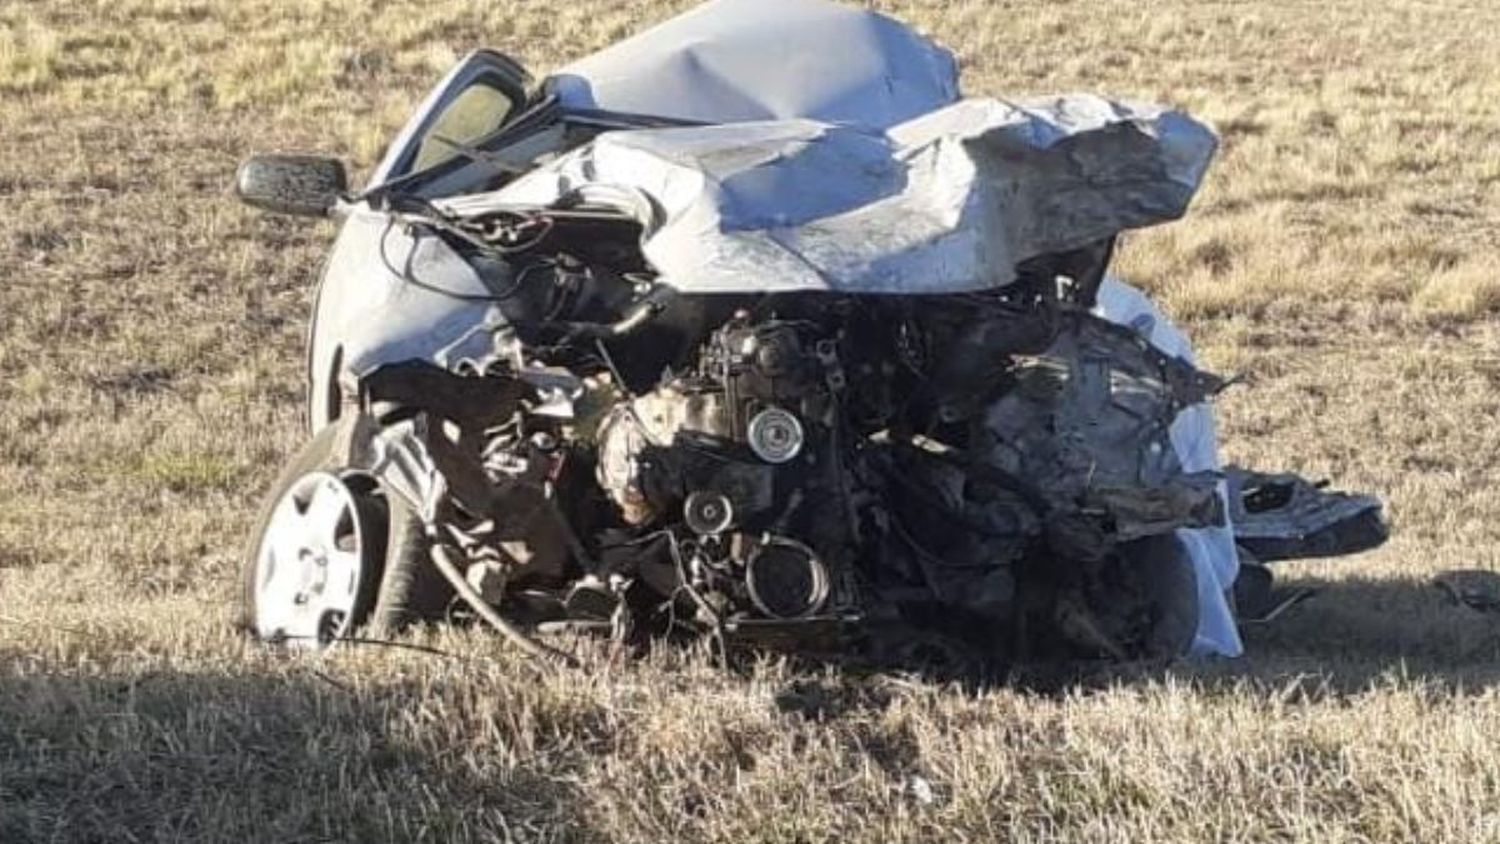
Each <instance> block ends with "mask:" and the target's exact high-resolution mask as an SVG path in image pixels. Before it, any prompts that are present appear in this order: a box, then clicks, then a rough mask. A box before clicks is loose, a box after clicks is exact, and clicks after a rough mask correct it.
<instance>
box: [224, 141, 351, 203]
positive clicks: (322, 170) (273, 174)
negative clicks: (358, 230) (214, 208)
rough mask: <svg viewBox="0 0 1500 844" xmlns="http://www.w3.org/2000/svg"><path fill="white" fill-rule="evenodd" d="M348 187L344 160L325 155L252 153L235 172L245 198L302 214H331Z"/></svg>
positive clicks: (237, 187) (236, 187)
mask: <svg viewBox="0 0 1500 844" xmlns="http://www.w3.org/2000/svg"><path fill="white" fill-rule="evenodd" d="M348 190H349V176H348V174H347V173H346V172H344V164H343V162H341V161H339V160H338V159H337V158H328V157H326V156H322V155H296V154H289V153H265V154H261V155H252V156H250V157H249V158H247V159H245V163H243V164H241V165H240V169H239V172H237V173H235V176H234V192H235V194H236V195H237V196H239V198H240V201H241V202H244V203H245V204H246V205H250V206H253V207H255V208H260V209H262V210H265V211H273V212H275V213H277V214H295V215H297V216H299V217H326V216H328V215H329V213H330V212H332V211H333V209H334V208H335V207H337V206H338V203H339V200H340V199H341V198H342V197H343V196H344V194H345V192H347V191H348Z"/></svg>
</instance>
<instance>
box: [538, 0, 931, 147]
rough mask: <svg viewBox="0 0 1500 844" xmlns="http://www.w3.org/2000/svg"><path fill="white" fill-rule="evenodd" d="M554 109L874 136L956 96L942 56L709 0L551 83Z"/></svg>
mask: <svg viewBox="0 0 1500 844" xmlns="http://www.w3.org/2000/svg"><path fill="white" fill-rule="evenodd" d="M549 85H550V87H551V89H552V90H553V92H554V93H556V94H557V96H558V98H559V100H560V101H561V103H562V105H563V107H564V108H566V109H573V110H581V109H603V110H607V111H616V112H625V113H630V114H643V115H651V116H654V117H665V118H673V119H678V120H688V121H694V122H700V123H740V122H745V121H761V120H784V119H789V118H798V117H802V118H809V119H813V120H819V121H822V122H826V123H846V124H853V125H857V126H864V127H867V128H871V129H877V130H878V129H885V128H888V127H890V126H894V125H896V124H898V123H901V122H903V121H905V120H909V119H911V118H913V117H916V116H917V115H920V114H925V113H927V112H929V111H932V110H934V109H937V108H941V107H942V106H945V105H947V104H949V103H951V102H953V101H954V100H956V99H957V98H958V69H957V67H956V65H955V63H954V60H953V56H952V54H951V53H949V52H948V51H947V50H945V49H943V48H941V47H939V46H937V45H936V44H933V43H932V42H931V41H928V40H927V39H926V38H923V37H921V36H920V35H918V34H916V33H915V32H913V31H911V30H910V29H908V28H907V27H906V26H904V25H902V24H901V23H899V22H897V21H894V20H892V19H890V18H887V17H885V16H884V15H880V14H877V13H875V12H869V11H865V10H863V9H853V8H849V7H847V6H840V5H837V4H834V3H826V2H821V1H820V0H714V2H709V3H704V4H703V5H701V6H698V7H697V8H695V9H693V10H691V11H689V12H687V13H686V14H683V15H680V16H678V17H675V18H672V19H671V20H668V21H667V22H665V23H663V24H661V25H660V26H657V27H656V28H654V29H650V30H647V31H646V32H643V33H641V34H639V35H637V36H635V37H633V38H630V39H627V40H625V41H622V42H620V43H619V44H616V45H614V46H612V47H610V48H608V49H606V50H603V51H601V52H599V53H595V54H593V55H591V56H588V57H587V58H584V59H582V60H581V61H578V62H576V63H574V64H571V65H568V66H567V67H564V68H562V69H561V70H559V71H558V72H557V73H555V74H554V75H553V76H552V78H551V79H550V80H549Z"/></svg>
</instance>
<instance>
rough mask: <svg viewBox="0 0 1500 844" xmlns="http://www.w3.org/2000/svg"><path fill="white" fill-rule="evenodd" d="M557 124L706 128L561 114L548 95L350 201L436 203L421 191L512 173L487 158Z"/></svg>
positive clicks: (635, 117) (615, 115) (601, 114)
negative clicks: (444, 155)
mask: <svg viewBox="0 0 1500 844" xmlns="http://www.w3.org/2000/svg"><path fill="white" fill-rule="evenodd" d="M543 90H545V88H544V89H543ZM559 123H562V124H566V125H571V126H578V127H582V128H594V129H598V130H600V132H601V133H602V132H608V131H611V130H629V129H669V128H679V127H689V126H702V125H705V124H703V123H701V122H698V121H692V120H678V119H675V118H669V117H656V116H653V115H645V114H629V113H625V112H613V111H605V110H600V109H586V110H585V109H570V110H564V109H563V107H562V106H561V105H560V103H559V101H558V97H557V95H556V94H554V93H552V92H550V91H548V92H546V93H544V94H543V95H542V96H541V97H539V98H537V99H536V100H535V102H533V103H532V104H531V105H530V106H529V107H527V108H526V109H525V110H523V111H522V112H521V113H520V114H518V115H516V116H515V117H514V118H513V119H511V120H508V121H507V122H506V123H505V124H504V125H502V126H500V127H499V128H498V129H496V130H495V131H494V132H492V133H490V134H489V135H488V136H486V137H483V138H480V139H478V140H475V141H473V142H471V143H468V144H465V145H464V147H465V149H462V150H457V152H458V154H457V155H454V156H453V157H451V158H448V159H445V160H443V161H441V162H438V163H437V164H434V165H433V166H431V167H428V168H427V169H425V170H419V171H416V172H412V173H406V174H403V175H401V176H398V177H396V178H394V179H391V180H389V181H387V182H383V183H381V184H379V185H375V186H373V187H370V188H368V189H366V190H365V191H363V192H362V193H360V194H359V195H357V196H355V197H353V201H354V202H370V203H372V204H375V203H378V202H379V201H380V200H382V199H384V198H386V197H390V196H398V195H400V196H421V197H423V198H425V199H436V198H437V197H427V196H424V195H423V193H422V189H423V188H424V187H426V186H428V185H430V184H432V183H433V182H436V181H439V180H441V179H444V178H446V177H448V176H451V175H453V174H455V173H458V172H460V171H462V170H463V169H465V168H467V167H473V166H476V165H478V166H483V167H491V168H495V169H498V170H501V171H502V172H503V171H504V170H509V169H512V168H511V167H497V164H496V161H497V158H498V157H492V156H491V155H489V154H491V153H498V152H500V151H501V150H503V149H505V148H506V147H508V146H511V145H513V144H516V143H518V142H520V141H522V140H525V139H526V138H529V137H531V136H532V135H534V134H536V133H537V132H540V131H543V130H545V129H547V128H548V127H550V126H553V125H556V124H559ZM524 169H529V168H524Z"/></svg>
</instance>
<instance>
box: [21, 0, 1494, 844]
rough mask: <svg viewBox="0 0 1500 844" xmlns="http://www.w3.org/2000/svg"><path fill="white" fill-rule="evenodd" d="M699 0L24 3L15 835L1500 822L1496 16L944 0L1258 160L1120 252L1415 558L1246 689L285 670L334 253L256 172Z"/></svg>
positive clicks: (1384, 556) (1263, 647) (932, 1)
mask: <svg viewBox="0 0 1500 844" xmlns="http://www.w3.org/2000/svg"><path fill="white" fill-rule="evenodd" d="M686 5H688V4H687V3H686V2H663V0H653V2H649V3H643V4H638V5H631V6H626V5H625V4H611V3H604V2H579V3H566V4H565V3H545V4H544V3H540V2H519V0H493V1H492V2H479V0H384V1H383V2H381V1H379V0H356V1H355V2H348V0H337V2H335V0H298V2H291V0H241V1H240V2H229V0H109V2H103V1H102V0H68V2H64V0H21V2H19V3H17V2H14V1H13V0H11V2H6V0H0V106H3V109H0V150H3V152H0V490H3V491H4V492H0V841H4V842H26V841H96V840H97V841H104V840H110V841H115V840H139V841H168V840H174V841H199V840H209V841H220V840H222V841H243V840H255V841H278V842H280V841H322V840H350V841H356V840H357V841H379V840H389V841H415V840H426V841H450V840H495V839H506V838H516V839H561V840H609V839H612V840H632V841H661V840H678V839H723V840H806V841H814V840H846V839H847V840H869V841H884V840H891V839H908V840H909V839H927V840H968V841H991V840H1003V839H1007V838H1021V839H1033V838H1054V837H1055V838H1069V839H1078V838H1088V839H1105V840H1132V841H1135V840H1160V841H1181V840H1193V839H1216V840H1217V839H1223V840H1264V839H1277V840H1285V839H1317V840H1374V841H1386V840H1423V841H1438V840H1454V841H1459V840H1500V809H1497V806H1500V753H1496V743H1495V739H1494V736H1496V735H1500V692H1497V691H1496V688H1495V683H1496V681H1497V680H1500V629H1497V622H1496V621H1495V619H1494V618H1493V617H1487V616H1480V615H1477V614H1473V613H1469V612H1468V611H1464V610H1458V609H1454V608H1450V607H1446V606H1444V605H1443V604H1442V603H1441V602H1440V601H1439V599H1438V596H1437V593H1436V592H1435V591H1434V590H1432V589H1431V588H1430V587H1429V586H1427V580H1428V579H1429V577H1430V575H1431V574H1432V573H1433V572H1435V571H1437V570H1439V569H1441V568H1444V567H1456V566H1481V567H1495V566H1496V563H1497V556H1500V493H1497V492H1496V489H1495V487H1496V483H1495V482H1496V480H1497V462H1500V430H1497V428H1496V426H1495V425H1494V424H1492V423H1493V420H1494V419H1496V418H1497V415H1500V413H1497V412H1500V399H1497V397H1496V395H1497V393H1496V390H1497V386H1500V330H1497V328H1496V325H1495V322H1494V315H1495V313H1496V311H1497V310H1500V272H1497V271H1500V264H1497V260H1496V258H1495V254H1496V252H1495V247H1496V246H1497V245H1500V210H1497V208H1500V206H1497V204H1496V199H1497V195H1500V60H1497V56H1500V6H1496V5H1495V4H1492V3H1490V2H1487V0H1391V2H1387V3H1371V2H1365V0H1326V2H1312V0H1307V1H1306V2H1302V1H1301V0H1299V2H1292V1H1291V0H1254V2H1250V1H1249V0H1245V1H1244V2H1231V1H1230V0H1224V2H1196V1H1195V0H1146V1H1145V2H1141V1H1140V0H1132V1H1131V2H1127V0H1094V2H1084V0H1073V2H1045V3H1043V2H1035V3H1022V2H981V0H910V2H901V3H898V2H894V0H893V2H889V3H882V4H881V5H882V6H883V7H885V8H888V9H889V10H891V11H894V12H896V13H898V14H900V15H902V16H903V17H905V18H907V19H908V20H911V21H913V22H915V23H916V24H918V25H919V26H921V27H922V28H924V29H925V30H927V31H929V32H930V33H931V34H933V35H935V36H936V37H938V38H939V39H940V40H942V41H943V42H945V43H947V44H949V45H951V46H953V47H954V48H955V49H956V50H957V51H958V53H959V55H960V56H961V58H962V61H963V63H964V65H965V68H966V81H967V86H968V89H969V90H970V91H972V92H984V93H1015V94H1024V93H1043V92H1049V91H1057V90H1070V89H1088V90H1103V91H1107V92H1113V93H1117V94H1125V95H1135V96H1140V97H1144V98H1149V99H1155V100H1166V101H1170V102H1174V103H1179V104H1181V105H1184V106H1186V107H1188V108H1190V109H1192V110H1193V111H1195V112H1196V113H1198V114H1200V115H1202V116H1203V117H1206V118H1208V119H1210V120H1211V121H1214V122H1215V123H1216V124H1217V125H1218V126H1219V128H1220V129H1221V130H1222V132H1223V133H1224V136H1225V148H1224V153H1223V155H1222V157H1221V159H1220V161H1219V162H1218V164H1217V166H1216V168H1215V170H1214V171H1213V175H1212V177H1211V179H1210V181H1209V184H1208V186H1207V188H1206V189H1205V191H1204V193H1203V195H1202V197H1201V199H1200V200H1199V201H1198V203H1197V205H1196V207H1195V210H1194V212H1193V214H1192V216H1191V217H1190V219H1188V220H1185V221H1183V222H1181V223H1178V224H1174V225H1171V226H1167V227H1163V228H1161V229H1159V230H1155V231H1151V232H1147V233H1142V234H1139V235H1136V236H1133V237H1132V238H1130V241H1129V243H1128V245H1127V247H1126V249H1125V251H1124V254H1123V257H1122V269H1123V270H1124V271H1125V272H1126V273H1127V274H1129V275H1130V276H1131V277H1133V278H1134V279H1135V280H1137V281H1139V282H1141V283H1143V284H1145V285H1146V286H1148V287H1149V288H1150V289H1151V290H1153V291H1154V292H1155V293H1156V294H1158V295H1159V296H1160V298H1161V299H1162V300H1163V301H1164V303H1165V305H1166V307H1167V308H1168V309H1169V310H1170V311H1171V312H1173V313H1174V314H1175V315H1176V316H1178V317H1179V318H1181V319H1182V320H1183V321H1184V322H1185V323H1186V324H1187V326H1188V327H1189V328H1190V329H1191V331H1192V332H1193V334H1194V335H1195V337H1196V338H1197V340H1198V342H1199V345H1200V348H1201V349H1202V351H1203V353H1204V356H1205V357H1206V359H1207V360H1208V362H1209V363H1211V364H1213V365H1215V366H1217V367H1219V368H1221V369H1225V370H1244V371H1247V372H1249V373H1250V374H1251V375H1252V377H1253V379H1254V382H1255V383H1254V386H1253V388H1247V389H1241V390H1239V391H1237V392H1235V393H1233V394H1232V395H1231V396H1229V397H1228V398H1227V399H1226V400H1225V401H1224V402H1223V403H1222V411H1223V415H1222V420H1223V421H1222V428H1223V434H1224V439H1225V440H1226V444H1227V449H1228V451H1229V452H1230V453H1231V455H1232V456H1234V457H1236V458H1240V459H1243V460H1246V461H1253V462H1255V463H1257V464H1264V465H1272V466H1274V465H1284V466H1287V467H1291V468H1296V469H1301V470H1304V471H1307V472H1310V473H1312V474H1327V475H1331V476H1334V477H1337V478H1338V479H1339V480H1340V482H1342V483H1345V484H1348V485H1351V486H1356V487H1362V488H1367V489H1371V490H1375V491H1378V492H1380V493H1381V494H1382V495H1385V496H1387V497H1388V499H1389V501H1390V508H1391V512H1392V515H1393V519H1394V523H1395V530H1396V535H1395V538H1394V540H1393V541H1392V542H1391V543H1390V544H1389V545H1388V546H1387V547H1386V548H1385V549H1382V550H1381V551H1379V552H1377V553H1374V554H1370V555H1367V556H1365V557H1363V558H1360V559H1354V560H1346V561H1340V562H1333V563H1309V564H1299V565H1295V566H1290V567H1288V568H1287V569H1286V570H1285V573H1286V574H1288V575H1289V576H1290V577H1291V578H1292V579H1293V580H1296V581H1300V582H1304V583H1309V584H1314V585H1319V586H1321V587H1322V590H1323V591H1322V594H1321V596H1320V597H1319V598H1318V599H1316V600H1315V601H1314V602H1312V603H1310V604H1308V605H1305V606H1304V607H1302V608H1299V609H1298V610H1296V611H1295V612H1294V613H1293V614H1292V615H1291V616H1290V617H1288V618H1286V619H1284V620H1283V621H1282V622H1280V623H1278V624H1277V625H1276V626H1274V627H1270V628H1265V629H1257V630H1253V631H1250V633H1249V646H1250V650H1251V656H1250V657H1249V658H1247V659H1245V660H1243V661H1241V662H1238V663H1234V664H1228V665H1210V666H1197V667H1185V668H1180V669H1177V670H1175V671H1173V672H1171V673H1168V674H1153V675H1150V676H1144V677H1115V678H1111V679H1109V680H1107V681H1105V682H1101V683H1089V684H1079V685H1075V686H1070V687H1067V688H1064V689H1062V690H1060V691H1058V690H1049V691H1046V692H1040V691H1036V690H1026V689H1020V688H997V689H991V690H986V691H984V692H982V693H965V692H964V691H963V690H960V689H952V688H944V687H939V686H934V685H931V684H926V683H921V682H915V681H902V680H893V679H881V678H860V677H837V676H833V675H825V674H818V673H812V674H808V673H798V672H796V671H794V670H793V669H791V668H789V667H788V666H785V665H782V664H778V663H767V664H764V665H760V666H758V667H756V668H755V669H754V670H753V671H751V672H750V673H749V674H748V676H737V675H726V674H723V673H720V672H717V671H715V670H713V669H711V668H709V667H707V666H706V665H705V663H704V660H702V659H701V658H700V657H699V655H695V654H663V655H659V656H658V657H656V658H654V659H653V660H650V661H648V662H646V663H645V664H630V665H616V664H612V663H609V662H607V661H606V660H605V659H604V658H603V656H602V655H596V656H594V657H592V658H591V664H592V665H593V666H594V667H593V668H592V669H591V670H589V671H586V672H577V673H547V674H541V675H539V674H538V673H537V670H536V669H535V668H533V667H530V666H527V665H525V664H523V663H521V662H519V661H517V660H515V659H514V658H512V656H511V655H510V654H509V653H508V652H507V651H506V650H505V649H504V647H503V646H502V645H500V644H499V643H498V642H496V641H494V640H493V639H492V638H491V637H488V636H485V635H482V634H479V633H477V632H465V631H456V630H449V631H441V632H434V633H429V634H427V635H428V638H427V639H426V640H425V641H427V643H428V644H433V645H436V646H438V647H441V648H443V649H444V650H447V651H450V652H454V653H463V654H465V657H464V658H462V659H442V658H436V657H432V656H430V655H423V654H418V653H409V652H401V651H390V650H385V649H380V650H376V649H356V650H351V651H346V652H341V653H337V654H333V655H330V656H328V657H325V658H309V657H294V656H285V655H277V654H273V653H267V652H265V651H263V650H261V649H259V648H254V647H250V646H248V645H247V644H246V643H244V642H243V641H242V640H241V639H240V638H239V637H238V636H236V635H235V634H234V633H233V632H232V631H231V630H230V629H229V622H228V619H229V612H228V607H229V603H230V599H231V595H232V594H233V584H234V581H235V577H236V572H235V569H236V555H237V549H238V545H239V543H240V540H241V535H242V533H243V531H244V530H245V528H246V526H247V523H248V521H249V515H250V511H251V508H252V506H253V504H254V502H255V501H256V498H257V496H258V494H259V492H260V490H261V489H262V488H263V487H264V485H265V484H266V483H268V482H269V479H270V477H271V476H272V474H273V473H274V471H275V469H276V467H277V465H278V464H279V463H280V462H281V460H282V459H283V457H284V455H285V454H286V453H287V452H288V451H289V450H290V449H292V448H294V447H295V446H296V445H297V444H298V443H299V442H300V440H301V438H302V431H301V427H300V421H299V414H300V410H299V401H300V377H301V376H300V365H301V361H300V354H301V342H302V334H303V328H304V324H305V317H306V314H307V310H308V305H309V292H310V286H311V283H312V281H313V279H314V277H315V273H316V271H317V266H318V262H319V257H320V253H321V252H322V250H323V249H324V248H325V246H326V244H327V241H328V237H329V235H330V233H331V229H330V227H328V226H318V225H312V226H309V225H305V224H302V223H298V222H293V221H289V220H284V219H276V218H271V217H265V216H257V215H254V214H251V213H249V212H247V211H245V210H243V209H241V208H239V207H237V206H236V205H235V204H234V203H233V202H232V201H231V200H230V199H229V197H228V196H227V193H226V183H227V181H228V177H229V174H230V173H231V172H232V170H233V166H234V164H235V162H236V161H237V160H238V159H239V158H240V157H241V156H243V155H245V154H246V153H248V152H250V151H252V150H257V149H267V148H301V149H312V150H322V151H328V152H333V153H338V154H342V155H344V156H346V157H347V158H349V159H350V160H351V161H353V162H354V163H355V164H356V166H357V167H360V168H368V167H369V166H370V165H371V163H372V162H373V159H374V158H375V157H376V156H377V155H378V154H379V152H380V148H381V145H382V144H383V142H384V140H385V139H386V138H387V137H388V136H389V133H390V132H391V130H392V129H393V128H394V127H395V126H396V125H397V124H398V123H399V122H400V120H401V119H402V117H403V116H404V114H405V113H406V111H407V110H408V109H409V108H410V107H411V106H412V105H413V103H414V102H415V101H416V99H417V98H418V97H419V96H420V95H421V93H422V92H423V91H424V89H425V88H426V86H428V85H429V84H431V82H432V81H433V80H434V78H435V76H436V75H437V74H438V73H440V72H441V71H442V70H443V69H444V67H445V66H446V65H447V64H448V63H449V62H451V61H452V60H453V58H454V57H455V56H457V55H459V54H461V53H462V52H463V51H464V50H466V49H468V48H469V47H471V46H475V45H479V44H491V45H494V46H497V47H500V48H503V49H506V50H509V51H512V52H514V53H515V54H516V55H518V56H519V57H521V58H523V59H524V60H525V61H526V62H527V63H528V64H529V65H531V66H532V67H534V68H537V69H545V68H548V67H550V66H553V65H554V64H556V63H558V62H560V61H562V60H564V59H566V58H568V57H571V56H576V55H580V54H582V53H585V52H587V51H589V50H592V49H595V48H597V47H599V46H602V45H603V44H606V43H608V42H609V41H611V40H613V39H616V38H618V37H620V36H621V35H623V34H625V33H628V32H630V31H632V30H634V29H635V28H637V27H638V26H640V25H642V24H644V23H647V22H649V21H652V20H656V19H659V18H661V17H664V16H665V15H667V14H668V13H669V12H670V11H671V10H672V9H674V8H682V7H684V6H686Z"/></svg>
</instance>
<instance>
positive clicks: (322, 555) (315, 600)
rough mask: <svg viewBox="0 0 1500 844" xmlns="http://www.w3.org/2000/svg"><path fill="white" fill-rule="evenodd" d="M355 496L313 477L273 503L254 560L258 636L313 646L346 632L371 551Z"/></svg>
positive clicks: (333, 481) (330, 479)
mask: <svg viewBox="0 0 1500 844" xmlns="http://www.w3.org/2000/svg"><path fill="white" fill-rule="evenodd" d="M354 496H355V493H354V491H353V490H351V489H350V488H349V486H348V485H347V484H345V483H344V481H343V480H341V479H339V478H338V477H337V476H335V475H331V474H329V473H327V472H313V473H310V474H307V475H303V476H302V477H300V478H298V479H297V481H296V482H295V483H293V484H292V485H291V486H290V487H288V488H287V491H286V492H285V493H283V494H282V496H281V498H280V499H279V500H278V501H277V502H276V506H275V509H273V510H272V511H271V518H270V520H269V521H268V522H267V523H266V531H265V533H264V534H262V536H261V538H260V549H259V552H258V553H257V555H256V561H255V633H256V635H258V636H260V637H261V638H263V639H273V640H285V641H287V642H288V643H289V644H294V645H302V646H309V647H316V646H318V645H320V644H326V643H328V642H331V641H333V640H334V639H337V638H339V637H341V636H343V635H344V634H345V633H347V632H348V630H349V627H350V626H351V625H352V624H353V622H354V620H355V619H354V609H355V602H356V601H357V600H358V597H359V589H360V583H361V581H362V580H363V578H364V573H365V554H366V552H367V550H368V548H369V545H368V537H367V535H366V525H364V524H362V519H361V517H360V511H359V509H358V508H357V507H356V506H355V498H354Z"/></svg>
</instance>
